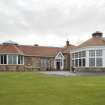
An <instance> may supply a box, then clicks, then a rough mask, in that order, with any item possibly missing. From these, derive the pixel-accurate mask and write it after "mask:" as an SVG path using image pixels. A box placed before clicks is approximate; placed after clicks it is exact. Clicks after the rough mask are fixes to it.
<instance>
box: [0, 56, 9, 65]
mask: <svg viewBox="0 0 105 105" xmlns="http://www.w3.org/2000/svg"><path fill="white" fill-rule="evenodd" d="M6 63H7V56H6V55H0V64H6Z"/></svg>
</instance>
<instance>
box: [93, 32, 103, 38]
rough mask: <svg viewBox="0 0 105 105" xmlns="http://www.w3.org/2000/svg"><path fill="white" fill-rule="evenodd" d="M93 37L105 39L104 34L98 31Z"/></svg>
mask: <svg viewBox="0 0 105 105" xmlns="http://www.w3.org/2000/svg"><path fill="white" fill-rule="evenodd" d="M92 36H93V37H97V38H102V37H103V33H102V32H99V31H96V32H95V33H93V34H92Z"/></svg>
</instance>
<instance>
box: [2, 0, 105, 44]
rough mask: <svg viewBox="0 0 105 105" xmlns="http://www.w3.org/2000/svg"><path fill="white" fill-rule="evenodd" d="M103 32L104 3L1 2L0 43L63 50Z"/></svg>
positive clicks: (98, 0) (62, 0)
mask: <svg viewBox="0 0 105 105" xmlns="http://www.w3.org/2000/svg"><path fill="white" fill-rule="evenodd" d="M95 31H102V32H103V33H104V32H105V0H0V42H4V41H7V40H13V41H16V42H18V43H20V44H30V45H33V44H39V45H46V46H47V45H48V46H64V45H65V41H66V40H69V41H70V43H73V44H79V43H81V42H83V41H85V40H86V39H88V38H90V37H91V34H92V33H93V32H95Z"/></svg>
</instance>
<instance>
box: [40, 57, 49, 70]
mask: <svg viewBox="0 0 105 105" xmlns="http://www.w3.org/2000/svg"><path fill="white" fill-rule="evenodd" d="M47 66H48V59H41V67H45V68H46V67H47Z"/></svg>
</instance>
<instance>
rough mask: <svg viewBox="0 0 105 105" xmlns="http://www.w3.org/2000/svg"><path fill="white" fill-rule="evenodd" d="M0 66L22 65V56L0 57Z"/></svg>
mask: <svg viewBox="0 0 105 105" xmlns="http://www.w3.org/2000/svg"><path fill="white" fill-rule="evenodd" d="M0 64H23V56H20V55H19V56H18V55H11V54H9V55H0Z"/></svg>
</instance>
